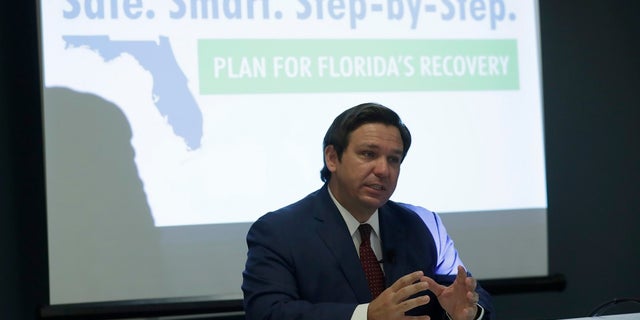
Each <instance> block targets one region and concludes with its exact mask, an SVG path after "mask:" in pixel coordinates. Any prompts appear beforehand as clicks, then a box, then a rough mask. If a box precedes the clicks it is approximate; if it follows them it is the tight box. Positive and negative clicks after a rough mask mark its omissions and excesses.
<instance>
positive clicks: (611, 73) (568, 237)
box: [495, 0, 640, 319]
mask: <svg viewBox="0 0 640 320" xmlns="http://www.w3.org/2000/svg"><path fill="white" fill-rule="evenodd" d="M540 10H541V31H542V56H543V57H542V60H543V78H544V85H543V88H544V113H545V116H544V121H545V144H546V158H547V186H548V201H549V210H548V212H549V252H550V271H551V272H552V273H564V274H565V275H566V279H567V288H566V290H565V291H564V292H561V293H537V294H522V295H513V296H500V297H496V299H495V300H496V301H495V302H496V307H497V308H498V314H499V315H500V316H501V317H500V318H501V319H552V318H557V317H577V316H585V315H587V314H588V313H589V312H590V311H591V310H592V309H594V308H596V307H597V306H598V305H599V304H600V303H602V302H604V301H607V300H609V299H613V298H616V297H624V296H627V297H628V296H634V297H637V298H640V273H639V272H638V271H640V232H638V226H639V225H640V50H639V49H638V48H640V46H639V45H638V43H639V41H640V18H639V17H640V16H639V14H640V2H639V1H634V0H629V1H598V0H588V1H557V0H542V1H541V3H540ZM636 310H640V306H636Z"/></svg>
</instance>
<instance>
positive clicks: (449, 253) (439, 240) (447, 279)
mask: <svg viewBox="0 0 640 320" xmlns="http://www.w3.org/2000/svg"><path fill="white" fill-rule="evenodd" d="M400 205H402V206H404V207H405V208H407V209H409V210H411V211H413V212H415V213H416V214H417V215H418V216H419V217H420V218H421V219H422V221H424V223H425V225H426V226H427V228H428V229H429V231H430V232H431V234H432V236H433V238H434V239H433V240H434V241H435V244H436V249H437V250H438V262H437V264H436V270H435V274H436V275H437V277H436V279H434V280H436V281H437V282H438V283H440V284H443V285H450V284H451V283H453V280H454V279H455V276H456V274H457V273H458V266H459V265H460V266H463V267H465V266H464V264H463V263H462V259H461V258H460V256H459V255H458V250H457V249H456V247H455V246H454V243H453V240H452V239H451V237H449V234H448V233H447V229H446V228H445V226H444V224H443V223H442V220H441V219H440V217H439V216H438V215H437V214H436V213H434V212H431V211H429V210H427V209H425V208H423V207H419V206H414V205H410V204H406V203H401V204H400ZM465 269H467V268H466V267H465ZM469 276H472V274H471V273H469ZM476 292H478V295H479V296H480V301H479V302H478V304H479V305H480V306H482V307H483V308H484V310H485V313H484V315H483V317H482V319H483V320H488V319H491V317H492V313H493V304H492V302H491V295H490V294H489V293H488V292H487V291H486V290H484V288H482V286H481V285H480V283H479V282H478V286H477V288H476Z"/></svg>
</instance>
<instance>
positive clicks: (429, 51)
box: [41, 0, 546, 226]
mask: <svg viewBox="0 0 640 320" xmlns="http://www.w3.org/2000/svg"><path fill="white" fill-rule="evenodd" d="M41 12H42V39H43V42H42V43H43V61H44V83H45V86H46V87H49V88H52V87H65V88H69V89H72V90H74V91H77V92H83V93H92V94H95V95H97V96H99V97H102V98H104V99H105V100H107V101H110V102H112V103H114V104H115V105H116V106H117V107H118V108H120V110H121V111H122V112H123V113H124V115H125V116H126V118H127V121H128V122H129V124H130V127H131V130H132V133H133V134H132V138H131V146H132V147H133V149H134V150H135V165H136V168H137V172H138V174H139V177H140V179H141V181H142V182H143V187H144V192H145V195H146V200H147V202H148V205H149V207H150V209H151V214H152V216H153V221H154V223H155V225H156V226H175V225H189V224H211V223H229V222H249V221H253V220H255V219H256V218H257V217H258V216H260V215H262V214H264V213H265V212H267V211H269V210H273V209H276V208H278V207H280V206H283V205H286V204H288V203H290V202H292V201H294V200H296V199H298V198H300V197H302V196H304V195H306V194H307V193H308V192H310V191H312V190H315V189H316V188H318V187H319V186H320V184H321V181H320V178H319V169H320V168H321V166H322V150H321V139H322V136H323V135H324V132H325V130H326V129H327V127H328V125H329V124H330V122H331V120H332V119H333V118H334V117H335V116H336V115H337V114H339V113H340V112H341V111H342V110H344V109H346V108H348V107H350V106H353V105H356V104H358V103H361V102H370V101H372V102H379V103H382V104H385V105H387V106H389V107H391V108H393V109H394V110H396V111H397V112H398V113H399V114H400V116H401V117H402V118H403V119H404V121H405V122H406V123H407V125H408V127H409V129H410V130H411V131H412V133H413V135H414V139H415V144H414V146H413V147H412V150H410V152H409V154H408V157H407V159H406V162H405V165H404V167H403V170H402V173H401V177H400V181H399V187H398V191H397V192H396V194H395V195H394V199H396V200H400V201H405V202H411V203H417V204H421V205H423V206H426V207H429V208H430V209H432V210H435V211H438V212H440V213H445V212H457V211H471V210H479V211H482V210H495V209H498V210H499V209H514V208H516V209H517V208H544V207H546V195H545V177H544V155H543V144H542V115H541V94H540V83H539V82H540V78H539V77H540V75H539V61H538V58H539V57H538V54H537V51H538V50H537V39H536V37H537V33H536V29H535V25H536V23H535V7H534V5H533V3H532V1H500V0H486V1H483V0H476V1H447V0H442V1H427V0H424V1H420V0H378V1H375V0H366V1H365V0H349V1H340V0H337V1H323V0H317V1H310V0H299V1H269V0H263V1H252V0H245V1H240V0H235V1H234V0H198V1H196V0H193V1H186V0H173V1H168V0H167V1H142V0H137V1H134V0H123V1H106V0H66V1H43V2H42V3H41ZM44 108H45V114H48V113H49V112H51V111H50V110H48V109H47V101H45V102H44ZM45 121H46V119H45ZM79 121H82V120H81V119H79Z"/></svg>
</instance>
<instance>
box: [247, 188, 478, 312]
mask: <svg viewBox="0 0 640 320" xmlns="http://www.w3.org/2000/svg"><path fill="white" fill-rule="evenodd" d="M378 214H379V221H380V238H381V243H382V251H383V268H384V273H385V282H386V286H387V287H389V286H391V285H392V284H393V283H394V282H395V281H396V280H398V279H399V278H400V277H402V276H404V275H406V274H408V273H411V272H414V271H418V270H422V271H423V272H424V274H425V275H426V276H428V277H431V278H433V279H434V280H436V281H438V282H439V283H442V284H445V285H448V284H450V283H451V282H452V281H453V279H454V277H455V276H440V275H436V274H434V270H435V263H436V261H437V260H436V259H437V256H436V255H437V252H436V247H435V244H434V240H433V237H432V236H431V233H430V232H429V230H428V228H427V227H426V226H425V224H424V222H423V221H422V220H421V218H420V217H418V215H417V214H415V213H414V212H412V211H410V210H409V209H407V208H405V207H402V206H400V205H398V204H396V203H394V202H392V201H388V202H387V203H386V204H385V205H384V206H382V207H381V208H380V209H379V211H378ZM247 245H248V248H249V251H248V254H247V262H246V266H245V270H244V272H243V283H242V290H243V293H244V308H245V312H246V319H248V320H258V319H260V320H263V319H272V320H287V319H336V320H338V319H345V320H348V319H350V317H351V315H352V314H353V311H354V309H355V308H356V306H357V305H358V304H363V303H368V302H371V300H372V299H371V294H370V293H369V289H368V285H367V279H366V277H365V274H364V271H363V270H362V266H361V265H360V259H359V257H358V253H357V251H356V248H355V246H354V244H353V240H352V238H351V235H350V234H349V230H348V228H347V225H346V223H345V222H344V220H343V218H342V216H341V215H340V212H339V211H338V208H337V207H336V206H335V204H334V203H333V201H332V200H331V198H330V196H329V193H328V190H327V185H325V186H324V187H322V188H321V189H320V190H318V191H316V192H314V193H312V194H310V195H308V196H307V197H305V198H304V199H302V200H300V201H298V202H296V203H294V204H292V205H289V206H287V207H284V208H282V209H279V210H277V211H274V212H270V213H268V214H266V215H264V216H263V217H261V218H260V219H258V220H257V221H256V222H255V223H254V224H253V225H252V226H251V228H250V230H249V233H248V235H247ZM479 293H481V302H480V303H481V305H483V306H484V304H483V300H484V301H487V302H488V300H486V299H488V294H487V293H486V292H484V290H482V288H479ZM428 294H430V295H432V293H431V292H429V291H428ZM485 310H487V307H485ZM487 311H490V310H487ZM411 313H412V314H425V313H426V314H429V315H430V316H431V317H432V319H440V318H443V315H444V311H443V310H442V308H441V307H440V305H439V304H438V302H437V299H436V298H435V297H434V296H433V295H432V299H431V302H430V303H429V304H428V305H427V306H423V307H419V308H416V309H414V310H412V311H411ZM485 318H488V315H487V317H485Z"/></svg>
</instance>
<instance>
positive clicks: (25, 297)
mask: <svg viewBox="0 0 640 320" xmlns="http://www.w3.org/2000/svg"><path fill="white" fill-rule="evenodd" d="M38 79H39V71H38V41H37V28H36V7H35V1H11V2H7V3H5V4H3V8H2V10H0V257H1V258H0V283H1V284H0V319H10V320H13V319H34V318H35V317H36V315H37V310H38V307H39V306H40V305H42V304H44V303H45V302H46V301H47V299H48V298H47V296H48V289H47V285H48V284H47V282H48V280H47V272H48V271H47V256H46V243H47V242H46V222H45V216H46V215H45V209H44V203H45V201H44V181H43V174H44V171H43V160H42V159H43V158H42V141H41V134H42V125H41V122H40V107H39V103H40V93H39V84H38Z"/></svg>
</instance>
